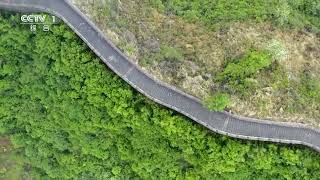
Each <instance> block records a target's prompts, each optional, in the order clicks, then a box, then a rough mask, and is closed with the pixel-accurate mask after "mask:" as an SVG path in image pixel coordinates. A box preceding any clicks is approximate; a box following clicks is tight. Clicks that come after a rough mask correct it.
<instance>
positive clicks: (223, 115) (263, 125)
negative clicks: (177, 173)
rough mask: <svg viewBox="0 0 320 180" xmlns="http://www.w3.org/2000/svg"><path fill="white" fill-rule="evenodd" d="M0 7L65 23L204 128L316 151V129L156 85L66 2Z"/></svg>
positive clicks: (129, 77) (111, 63)
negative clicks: (211, 106) (211, 104)
mask: <svg viewBox="0 0 320 180" xmlns="http://www.w3.org/2000/svg"><path fill="white" fill-rule="evenodd" d="M0 8H1V9H5V10H13V11H20V12H35V11H36V12H47V13H51V14H54V15H56V16H58V17H59V18H61V19H62V20H63V21H64V22H65V23H67V24H68V25H69V26H70V27H71V28H72V29H73V30H74V31H75V32H76V33H77V34H78V36H80V38H81V39H82V40H83V41H85V43H86V44H87V45H88V46H89V47H90V48H91V49H92V50H93V51H94V52H95V53H96V54H97V55H98V56H99V57H100V58H101V59H102V61H103V62H104V63H105V64H106V65H107V66H108V67H109V68H110V69H111V70H113V71H114V72H115V73H116V74H117V75H119V76H120V77H121V78H122V79H123V80H125V81H126V82H127V83H129V84H130V85H131V86H132V87H134V88H135V89H136V90H138V91H139V92H141V93H142V94H144V95H145V96H147V97H148V98H150V99H152V100H153V101H155V102H157V103H159V104H161V105H164V106H166V107H168V108H171V109H173V110H175V111H178V112H180V113H181V114H184V115H185V116H187V117H189V118H191V119H192V120H194V121H196V122H197V123H199V124H201V125H203V126H205V127H207V128H208V129H210V130H212V131H214V132H217V133H220V134H223V135H227V136H230V137H234V138H240V139H250V140H260V141H271V142H280V143H288V144H301V145H306V146H309V147H311V148H313V149H315V150H316V151H318V152H320V130H319V129H315V128H311V127H307V126H305V125H302V124H297V123H279V122H273V121H267V120H258V119H252V118H245V117H239V116H236V115H232V114H230V113H228V112H211V111H209V110H207V109H206V108H204V107H203V106H202V104H201V101H200V100H199V99H197V98H195V97H193V96H190V95H188V94H186V93H184V92H182V91H180V90H178V89H176V88H174V87H172V86H170V85H167V84H165V83H163V82H160V81H158V80H156V79H154V78H153V77H151V76H150V75H148V74H146V73H145V72H143V71H142V70H141V69H140V68H139V67H138V66H136V65H135V64H134V63H132V62H131V61H130V60H129V59H128V58H127V57H126V56H125V55H124V54H123V53H122V52H120V50H119V49H118V48H116V47H115V46H114V45H113V44H112V42H111V41H110V40H108V39H107V38H106V37H105V36H104V34H103V33H102V32H101V31H100V30H99V29H98V28H97V27H96V26H95V25H94V24H93V23H92V22H91V21H90V20H89V19H88V18H87V17H86V16H85V15H84V14H83V13H81V12H80V11H79V10H78V9H77V8H76V7H74V6H73V5H72V4H71V3H70V2H69V1H68V0H0Z"/></svg>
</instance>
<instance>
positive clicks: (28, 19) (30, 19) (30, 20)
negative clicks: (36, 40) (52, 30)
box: [21, 14, 57, 24]
mask: <svg viewBox="0 0 320 180" xmlns="http://www.w3.org/2000/svg"><path fill="white" fill-rule="evenodd" d="M21 22H22V23H23V24H55V23H57V19H56V16H48V15H37V14H29V15H27V14H24V15H22V16H21Z"/></svg>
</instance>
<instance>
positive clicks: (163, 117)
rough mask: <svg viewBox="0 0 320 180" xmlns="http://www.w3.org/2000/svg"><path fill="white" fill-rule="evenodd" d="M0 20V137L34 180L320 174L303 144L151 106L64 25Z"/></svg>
mask: <svg viewBox="0 0 320 180" xmlns="http://www.w3.org/2000/svg"><path fill="white" fill-rule="evenodd" d="M19 19H20V18H19V15H12V14H7V13H2V14H1V16H0V133H1V134H3V135H6V136H10V138H11V141H12V143H13V146H14V148H16V149H19V150H21V151H22V152H23V153H24V156H25V162H27V163H28V164H29V166H30V167H31V170H32V171H33V173H34V174H37V176H39V177H40V179H86V180H88V179H192V180H193V179H318V178H319V177H320V156H319V154H318V153H316V152H314V151H312V150H309V149H307V148H302V147H295V146H285V145H279V144H272V143H262V142H255V141H242V140H235V139H232V138H228V137H225V136H221V135H218V134H215V133H212V132H210V131H208V130H207V129H205V128H203V127H201V126H200V125H197V124H195V123H194V122H192V121H191V120H190V119H188V118H186V117H183V116H181V115H180V114H178V113H176V112H174V111H171V110H169V109H166V108H164V107H162V106H159V105H157V104H155V103H153V102H151V101H150V100H148V99H147V98H145V97H144V96H143V95H141V94H139V93H138V92H137V91H135V90H134V89H132V88H131V87H130V86H129V85H128V84H126V83H125V82H124V81H123V80H121V79H120V78H119V77H117V76H116V75H115V74H114V73H113V72H112V71H111V70H109V69H108V68H107V67H106V66H105V65H104V64H103V63H102V62H101V61H100V60H99V59H98V58H97V57H96V56H95V55H94V54H93V53H92V52H91V51H90V50H89V48H88V47H87V46H86V45H85V44H84V43H83V42H82V41H81V40H80V39H79V38H78V37H77V36H76V35H75V34H74V33H73V32H72V31H71V30H70V29H69V28H68V27H67V26H66V25H54V27H53V28H52V30H51V31H50V32H41V31H38V32H37V33H31V32H30V31H29V27H28V26H24V25H20V24H19Z"/></svg>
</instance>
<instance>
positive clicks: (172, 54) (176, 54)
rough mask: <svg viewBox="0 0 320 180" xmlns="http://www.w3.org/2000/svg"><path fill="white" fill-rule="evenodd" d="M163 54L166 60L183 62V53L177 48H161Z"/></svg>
mask: <svg viewBox="0 0 320 180" xmlns="http://www.w3.org/2000/svg"><path fill="white" fill-rule="evenodd" d="M161 54H162V55H163V57H164V59H166V60H177V61H181V60H183V55H182V53H181V52H180V51H179V50H177V49H176V48H173V47H170V46H163V47H161Z"/></svg>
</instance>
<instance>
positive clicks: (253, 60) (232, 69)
mask: <svg viewBox="0 0 320 180" xmlns="http://www.w3.org/2000/svg"><path fill="white" fill-rule="evenodd" d="M271 63H272V61H271V58H270V56H269V55H268V54H267V53H265V52H259V51H255V50H253V51H249V53H247V54H246V55H245V56H244V57H243V58H241V59H240V60H238V61H236V62H230V63H229V64H227V66H226V68H225V69H224V71H223V72H221V73H220V74H218V76H217V80H218V81H219V82H228V83H231V82H236V83H241V82H244V81H245V79H246V78H249V77H251V76H252V75H254V74H256V73H257V72H259V70H262V69H264V68H267V67H269V66H270V65H271Z"/></svg>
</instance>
